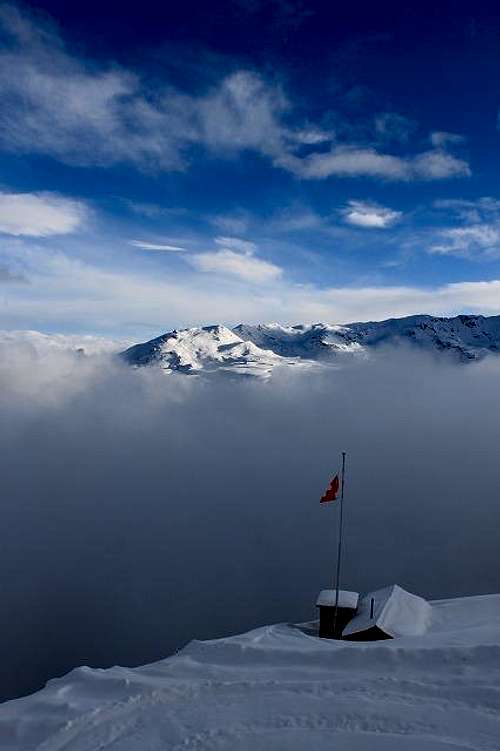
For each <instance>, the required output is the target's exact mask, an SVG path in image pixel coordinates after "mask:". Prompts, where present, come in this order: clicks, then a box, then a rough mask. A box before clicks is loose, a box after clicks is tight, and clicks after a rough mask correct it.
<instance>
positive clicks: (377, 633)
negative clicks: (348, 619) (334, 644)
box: [342, 624, 392, 641]
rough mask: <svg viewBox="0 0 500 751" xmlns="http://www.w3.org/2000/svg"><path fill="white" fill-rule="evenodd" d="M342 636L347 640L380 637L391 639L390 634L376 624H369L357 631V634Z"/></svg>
mask: <svg viewBox="0 0 500 751" xmlns="http://www.w3.org/2000/svg"><path fill="white" fill-rule="evenodd" d="M346 625H347V624H346ZM342 638H343V639H346V640H347V641H380V640H381V639H392V636H389V634H386V633H385V631H382V629H381V628H379V627H378V626H371V627H370V628H367V629H365V630H364V631H359V632H358V633H357V634H348V635H347V636H343V637H342Z"/></svg>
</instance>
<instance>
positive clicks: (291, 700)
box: [0, 595, 500, 751]
mask: <svg viewBox="0 0 500 751" xmlns="http://www.w3.org/2000/svg"><path fill="white" fill-rule="evenodd" d="M166 627H168V624H166ZM499 687H500V595H489V596H482V597H471V598H463V599H455V600H442V601H437V602H434V603H432V619H431V623H430V626H429V629H428V632H427V633H426V634H425V636H420V637H418V636H413V637H409V636H407V637H401V638H399V639H395V640H394V641H383V642H370V643H353V642H335V641H332V640H328V639H319V638H317V637H315V636H311V635H308V634H306V633H304V632H303V631H302V630H300V629H299V628H297V627H294V626H291V625H286V624H281V625H275V626H265V627H262V628H258V629H256V630H254V631H250V632H249V633H246V634H242V635H240V636H234V637H230V638H226V639H218V640H215V641H208V642H200V641H195V642H192V643H191V644H189V645H188V646H187V647H186V648H185V649H183V650H182V651H181V652H179V653H178V654H177V655H175V656H174V657H171V658H169V659H166V660H163V661H160V662H157V663H155V664H152V665H146V666H144V667H141V668H136V669H127V668H120V667H114V668H111V669H109V670H91V669H89V668H78V669H77V670H74V671H73V672H71V673H70V674H69V675H67V676H66V677H64V678H62V679H60V680H54V681H50V683H49V684H48V685H47V687H46V688H45V689H44V690H43V691H40V692H39V693H37V694H35V695H33V696H30V697H27V698H25V699H20V700H17V701H13V702H9V703H7V704H4V705H3V706H2V707H0V747H1V748H2V751H35V749H39V750H40V751H41V750H42V749H43V751H63V749H64V751H96V749H100V751H107V750H108V749H109V751H159V750H160V749H167V748H168V749H170V750H171V751H180V750H181V749H203V751H205V750H207V751H208V749H210V750H211V751H255V750H256V749H266V750H272V751H304V749H307V748H314V749H316V751H331V749H335V751H452V749H457V751H458V749H461V750H462V751H463V750H464V749H470V750H473V749H474V750H475V751H495V750H496V749H497V748H498V739H499V738H500V688H499Z"/></svg>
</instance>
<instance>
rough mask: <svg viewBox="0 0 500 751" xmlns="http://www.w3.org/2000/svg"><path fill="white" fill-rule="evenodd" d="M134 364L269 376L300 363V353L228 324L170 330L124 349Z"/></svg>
mask: <svg viewBox="0 0 500 751" xmlns="http://www.w3.org/2000/svg"><path fill="white" fill-rule="evenodd" d="M123 356H124V357H125V359H126V361H127V362H129V363H130V364H131V365H136V366H139V365H159V366H160V367H162V368H163V369H164V370H166V371H173V370H177V371H180V372H183V373H199V372H200V371H204V372H213V371H218V372H220V371H224V372H233V373H240V374H244V375H255V376H263V377H267V376H268V375H269V374H270V372H271V371H272V370H273V368H274V367H276V366H277V365H300V364H301V360H300V358H299V357H295V358H287V357H285V356H282V355H280V354H277V353H275V352H273V351H272V350H271V349H265V348H263V347H259V346H257V345H256V344H254V342H253V341H251V339H249V338H248V339H243V338H242V337H240V336H238V334H237V332H236V330H234V331H231V329H228V328H226V327H225V326H205V327H203V328H193V329H183V330H181V331H171V332H169V333H168V334H163V336H159V337H157V338H156V339H152V340H151V341H149V342H145V343H144V344H136V345H135V346H134V347H130V348H129V349H127V350H125V352H124V353H123Z"/></svg>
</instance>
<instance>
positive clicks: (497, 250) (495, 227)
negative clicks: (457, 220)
mask: <svg viewBox="0 0 500 751" xmlns="http://www.w3.org/2000/svg"><path fill="white" fill-rule="evenodd" d="M440 237H441V241H440V242H437V243H435V244H434V245H431V246H430V248H429V252H430V253H435V254H439V255H455V256H456V255H458V256H466V257H474V256H475V255H478V254H481V255H495V256H496V255H498V254H500V224H472V225H470V226H467V227H451V228H448V229H444V230H441V232H440Z"/></svg>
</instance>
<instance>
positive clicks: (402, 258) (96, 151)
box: [0, 0, 500, 339]
mask: <svg viewBox="0 0 500 751" xmlns="http://www.w3.org/2000/svg"><path fill="white" fill-rule="evenodd" d="M160 5H161V4H158V3H152V2H149V0H145V2H143V3H142V4H141V8H140V11H139V10H138V9H137V7H136V6H135V5H134V6H132V5H131V6H130V7H123V5H122V4H119V3H117V2H116V3H115V2H106V3H100V4H98V3H93V2H85V3H84V2H80V0H75V1H74V2H72V3H70V4H68V3H63V2H55V1H54V2H45V3H41V4H40V3H38V4H36V5H35V4H24V5H16V4H10V3H7V4H0V29H1V35H0V40H1V48H0V97H1V101H2V107H1V111H0V149H1V151H2V161H1V172H0V314H1V319H0V326H1V327H2V328H5V329H26V328H31V329H39V330H41V331H46V332H51V331H60V332H81V333H100V334H106V335H111V336H119V337H130V338H136V339H142V338H147V337H149V336H152V335H154V334H157V333H159V332H161V331H164V330H167V329H170V328H172V327H175V326H177V327H179V326H186V325H197V324H205V323H213V322H223V323H227V324H235V323H238V322H239V321H242V320H243V321H248V322H255V321H267V320H279V321H282V322H287V323H295V322H306V321H317V320H326V321H328V322H347V321H351V320H367V319H380V318H386V317H391V316H400V315H407V314H411V313H420V312H426V313H434V314H439V315H446V314H455V313H458V312H479V313H484V314H497V313H500V281H499V280H500V191H499V189H498V178H497V171H498V170H497V162H498V156H499V154H500V148H499V147H500V132H499V129H498V110H499V106H500V97H499V93H500V87H499V85H498V81H499V80H500V75H499V74H500V53H499V52H498V50H499V49H500V47H499V44H498V42H499V40H500V12H499V11H498V10H496V9H495V7H494V5H493V4H491V7H488V4H487V3H483V4H481V5H480V7H479V8H478V9H476V8H472V7H469V6H467V7H466V6H464V8H463V9H461V7H460V4H458V3H456V2H455V3H451V2H450V3H440V4H439V6H440V7H439V8H438V9H435V8H433V6H432V5H431V4H428V5H427V4H425V3H424V4H420V5H419V8H418V9H410V10H408V9H407V8H402V7H400V6H401V4H400V3H383V4H379V5H375V4H368V3H366V4H363V3H362V4H356V6H355V7H354V5H353V7H352V8H343V9H342V8H337V7H334V6H333V5H332V4H331V3H325V4H323V3H319V2H318V3H316V2H309V3H305V2H298V1H297V0H266V2H264V0H231V1H229V0H227V1H224V2H220V3H218V4H217V5H215V6H214V5H213V4H212V5H209V4H207V3H202V2H191V0H186V2H183V3H182V4H179V7H177V6H173V7H169V4H165V5H162V7H158V6H160ZM102 6H104V7H102Z"/></svg>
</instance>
